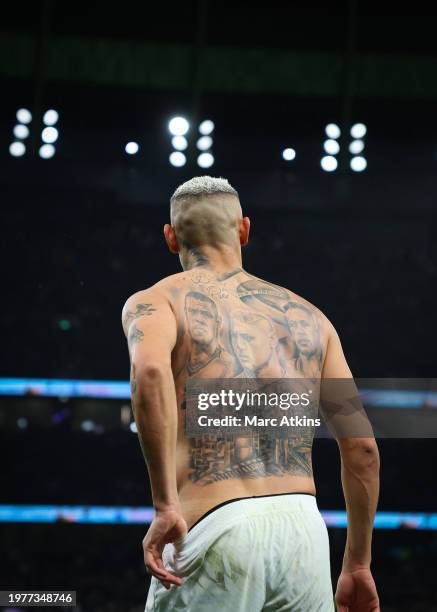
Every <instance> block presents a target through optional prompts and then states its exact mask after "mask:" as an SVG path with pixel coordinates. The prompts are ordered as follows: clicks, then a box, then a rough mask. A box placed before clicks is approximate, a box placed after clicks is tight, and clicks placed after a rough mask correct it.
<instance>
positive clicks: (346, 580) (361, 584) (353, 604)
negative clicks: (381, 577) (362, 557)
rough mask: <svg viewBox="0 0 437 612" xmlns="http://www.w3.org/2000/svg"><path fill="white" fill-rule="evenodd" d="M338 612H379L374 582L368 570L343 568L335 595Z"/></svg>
mask: <svg viewBox="0 0 437 612" xmlns="http://www.w3.org/2000/svg"><path fill="white" fill-rule="evenodd" d="M335 601H336V603H337V610H338V612H380V607H379V599H378V593H377V592H376V586H375V582H374V581H373V577H372V574H371V572H370V569H368V568H357V569H351V570H348V569H346V568H343V570H342V572H341V574H340V577H339V579H338V583H337V592H336V594H335Z"/></svg>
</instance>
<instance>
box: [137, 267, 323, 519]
mask: <svg viewBox="0 0 437 612" xmlns="http://www.w3.org/2000/svg"><path fill="white" fill-rule="evenodd" d="M157 295H160V296H161V299H163V300H166V301H167V302H168V304H169V306H170V308H171V310H172V312H173V313H174V317H175V320H176V326H177V340H176V344H175V347H174V349H173V352H172V358H171V362H172V372H173V377H174V382H175V387H176V396H177V407H178V416H179V426H178V436H177V483H178V494H179V499H180V501H181V505H182V512H183V515H184V518H185V520H186V521H187V524H188V526H189V527H190V526H191V525H192V524H193V523H195V522H196V521H197V520H198V519H199V517H201V516H202V515H203V514H204V513H205V512H207V511H208V510H210V509H211V508H212V507H214V506H215V505H217V504H220V503H222V502H223V501H226V500H229V499H233V498H241V497H251V496H255V495H269V494H275V493H290V492H300V493H310V494H313V495H314V494H315V485H314V480H313V475H312V466H311V445H312V439H311V438H310V437H308V438H292V439H290V440H286V441H284V440H279V439H273V440H271V439H269V438H267V437H264V438H263V437H262V436H261V437H259V439H257V440H256V441H255V440H254V438H253V437H252V438H251V439H249V438H244V439H241V438H240V439H237V444H236V443H235V441H234V442H230V441H227V440H226V439H225V438H220V437H214V436H211V435H204V436H202V437H200V438H199V437H196V438H187V437H186V435H185V410H184V407H185V404H184V400H185V385H186V383H187V381H188V380H189V379H190V378H205V379H215V378H217V379H222V378H227V379H229V378H235V377H244V378H284V377H286V378H301V377H302V378H319V377H320V373H321V367H322V364H323V356H324V353H325V349H326V342H327V331H326V329H325V328H326V326H325V325H324V321H323V315H322V313H321V312H320V311H318V310H317V309H316V308H315V307H314V306H312V305H311V304H310V303H309V302H307V301H305V300H303V299H302V298H300V297H299V296H297V295H296V294H294V293H292V292H291V291H289V290H287V289H284V288H282V287H278V286H277V285H273V284H271V283H269V282H267V281H264V280H261V279H259V278H256V277H255V276H252V275H251V274H249V273H248V272H246V271H245V270H243V269H242V268H236V269H234V270H232V271H230V272H226V273H222V274H220V273H217V272H215V271H214V270H213V269H210V268H204V267H198V268H194V269H192V270H187V271H186V272H182V273H180V274H175V275H172V276H170V277H167V278H165V279H163V280H162V281H160V282H159V283H157V284H156V285H155V286H154V287H153V288H152V289H150V290H146V291H144V292H139V293H138V294H136V295H135V296H134V297H135V300H134V302H133V303H132V305H131V308H132V310H129V311H128V312H127V313H126V314H125V317H127V318H130V319H131V320H132V319H133V318H137V317H138V318H142V317H145V316H148V317H151V318H153V317H154V316H156V313H157V310H158V307H157V304H156V299H155V300H154V299H153V296H155V297H156V296H157ZM135 329H136V328H135V327H134V326H133V327H132V332H131V335H132V337H133V338H135ZM137 331H139V330H137ZM140 335H141V333H139V334H138V336H140ZM136 341H137V342H140V341H141V338H140V337H138V338H136ZM238 441H239V444H238ZM273 445H275V446H276V445H282V446H283V447H284V448H283V449H281V450H282V452H276V450H277V449H276V448H273ZM231 446H232V449H231ZM249 466H250V469H248V468H249Z"/></svg>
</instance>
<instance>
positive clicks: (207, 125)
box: [199, 119, 215, 136]
mask: <svg viewBox="0 0 437 612" xmlns="http://www.w3.org/2000/svg"><path fill="white" fill-rule="evenodd" d="M214 127H215V126H214V122H213V121H211V119H205V121H202V123H201V124H200V125H199V132H200V133H201V134H202V135H203V136H208V134H211V132H213V131H214Z"/></svg>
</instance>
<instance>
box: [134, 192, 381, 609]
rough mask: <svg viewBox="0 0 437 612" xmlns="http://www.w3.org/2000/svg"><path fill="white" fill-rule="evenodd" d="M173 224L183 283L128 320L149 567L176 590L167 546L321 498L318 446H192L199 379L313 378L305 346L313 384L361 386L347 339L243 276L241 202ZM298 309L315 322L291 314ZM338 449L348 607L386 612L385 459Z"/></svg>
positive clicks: (158, 292)
mask: <svg viewBox="0 0 437 612" xmlns="http://www.w3.org/2000/svg"><path fill="white" fill-rule="evenodd" d="M171 220H172V223H171V224H166V225H165V226H164V236H165V240H166V243H167V246H168V248H169V249H170V251H171V252H172V253H174V254H177V255H178V256H179V259H180V262H181V264H182V267H183V272H181V273H178V274H174V275H172V276H170V277H167V278H165V279H163V280H162V281H160V282H159V283H157V284H156V285H154V286H153V287H151V288H150V289H146V290H144V291H140V292H138V293H136V294H135V295H133V296H132V297H131V298H129V300H128V301H127V302H126V304H125V307H124V309H123V313H122V322H123V328H124V331H125V334H126V336H127V338H128V347H129V354H130V360H131V390H132V405H133V411H134V416H135V420H136V423H137V428H138V433H139V440H140V444H141V447H142V450H143V454H144V457H145V461H146V464H147V468H148V472H149V477H150V483H151V489H152V498H153V504H154V507H155V510H156V516H155V519H154V520H153V522H152V524H151V526H150V529H149V531H148V533H147V535H146V537H145V538H144V541H143V549H144V561H145V564H146V568H147V569H148V571H149V572H150V573H151V574H152V575H153V576H155V577H156V578H157V579H159V580H160V581H161V582H162V583H163V584H164V586H166V588H170V586H171V585H172V584H173V585H178V586H179V585H181V584H182V580H181V579H180V578H179V577H177V576H175V575H172V574H170V573H169V572H168V571H167V570H166V569H165V567H164V565H163V562H162V551H163V548H164V546H165V544H167V543H168V542H176V541H177V540H179V539H181V538H182V537H184V536H185V534H186V533H187V530H188V528H189V527H190V526H191V525H192V524H194V522H196V520H197V519H198V518H199V517H200V516H201V515H203V514H204V513H205V512H206V511H208V510H209V509H210V508H212V507H214V506H215V505H217V504H219V503H221V502H223V501H226V500H228V499H234V498H238V497H250V496H255V495H269V494H275V493H290V492H293V491H295V492H307V493H311V494H315V485H314V479H313V474H312V466H311V443H312V439H311V436H309V437H302V438H301V439H295V440H294V441H293V444H289V443H287V441H280V440H275V441H274V442H273V444H274V445H278V444H282V445H283V446H281V448H280V449H279V448H278V447H277V446H276V447H272V442H271V441H270V442H268V441H266V440H265V439H263V438H262V437H260V439H259V444H258V446H257V448H256V449H255V448H252V447H251V446H250V441H248V439H246V438H239V439H238V438H237V440H236V441H235V443H233V442H231V441H227V440H225V439H220V438H217V437H215V438H214V437H212V436H203V437H202V438H200V439H199V438H197V439H192V438H191V439H190V438H187V436H186V435H185V428H184V424H185V421H184V418H185V412H184V389H185V385H186V383H187V381H188V379H189V378H190V377H191V376H195V377H197V378H202V377H204V378H215V377H217V378H221V377H227V378H232V377H234V376H235V377H238V376H242V375H243V376H246V373H247V372H248V371H251V372H255V373H256V376H258V377H263V376H267V377H280V376H281V375H284V374H283V372H286V376H288V377H293V378H304V377H305V376H306V375H307V374H306V372H302V371H299V369H298V368H297V367H296V365H295V363H296V359H295V358H294V357H293V355H294V353H293V350H295V349H296V346H297V347H298V350H299V352H300V353H301V354H304V355H305V356H306V357H307V358H311V356H312V355H315V354H316V353H317V354H318V355H319V356H321V358H320V359H318V360H313V361H312V362H311V375H312V376H316V377H318V378H319V379H320V378H351V377H352V374H351V372H350V370H349V368H348V366H347V363H346V360H345V357H344V354H343V351H342V348H341V344H340V340H339V339H338V335H337V333H336V331H335V329H334V328H333V326H332V324H331V323H330V322H329V320H328V319H327V318H326V317H325V316H324V315H323V313H321V312H320V311H319V310H318V309H317V308H315V307H314V306H312V305H311V304H310V303H309V302H307V301H306V300H304V299H303V298H301V297H299V296H297V295H296V294H295V293H293V292H291V291H289V290H288V289H284V288H282V287H277V286H276V285H272V284H271V283H268V282H267V281H263V280H261V279H258V278H256V277H254V276H252V275H251V274H249V273H248V272H246V271H245V270H244V269H243V267H242V257H241V247H242V246H245V245H246V244H247V242H248V239H249V231H250V221H249V219H248V218H247V217H243V216H242V214H241V207H240V204H239V202H238V200H237V198H235V197H234V196H224V197H223V198H221V199H220V197H219V196H214V197H213V198H204V200H196V201H195V202H194V203H189V205H187V206H186V207H185V208H184V205H183V203H182V204H181V203H177V205H176V206H175V207H173V209H172V215H171ZM196 228H197V229H196ZM214 228H217V231H214ZM199 294H200V295H199ZM290 302H291V303H299V304H301V305H302V306H304V308H305V309H306V310H307V311H308V312H309V313H310V314H309V315H308V316H307V315H306V314H305V311H304V310H301V309H299V308H297V309H294V308H293V309H288V310H287V308H286V305H287V303H290ZM304 315H305V316H304ZM293 347H294V348H293ZM187 364H191V368H190V367H188V365H187ZM328 417H329V415H328ZM332 421H333V422H334V419H332ZM338 444H339V449H340V454H341V459H342V482H343V489H344V492H345V499H346V505H347V511H348V534H347V542H346V550H345V556H344V563H343V570H342V574H341V576H340V579H339V582H338V589H337V594H336V598H337V603H338V605H339V609H340V610H342V611H343V612H346V610H347V611H348V612H370V611H376V610H379V604H378V597H377V593H376V588H375V585H374V582H373V578H372V575H371V572H370V550H371V534H372V522H373V517H374V513H375V510H376V503H377V497H378V466H379V459H378V451H377V448H376V444H375V442H374V440H373V439H372V438H354V439H338ZM278 450H280V451H281V452H276V451H278ZM276 457H281V459H276ZM249 461H250V463H248V462H249Z"/></svg>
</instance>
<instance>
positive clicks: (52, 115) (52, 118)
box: [42, 108, 59, 125]
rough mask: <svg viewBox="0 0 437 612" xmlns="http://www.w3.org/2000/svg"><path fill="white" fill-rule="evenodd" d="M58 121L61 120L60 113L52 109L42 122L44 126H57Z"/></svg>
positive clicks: (47, 112)
mask: <svg viewBox="0 0 437 612" xmlns="http://www.w3.org/2000/svg"><path fill="white" fill-rule="evenodd" d="M58 119H59V113H58V111H55V110H54V109H53V108H50V109H49V110H48V111H46V112H45V113H44V116H43V118H42V121H43V123H44V125H55V123H56V122H57V121H58Z"/></svg>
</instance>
